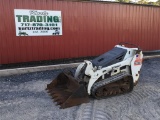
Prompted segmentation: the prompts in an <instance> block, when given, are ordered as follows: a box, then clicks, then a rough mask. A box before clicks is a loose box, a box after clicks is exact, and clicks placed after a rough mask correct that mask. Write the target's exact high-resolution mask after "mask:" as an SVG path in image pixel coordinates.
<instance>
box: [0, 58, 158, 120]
mask: <svg viewBox="0 0 160 120" xmlns="http://www.w3.org/2000/svg"><path fill="white" fill-rule="evenodd" d="M159 61H160V58H156V59H149V60H145V61H144V63H143V67H142V71H141V76H140V81H139V83H138V85H137V86H136V87H134V90H133V91H132V92H131V93H128V94H124V95H120V96H115V97H111V98H108V99H102V100H91V101H90V102H89V103H86V104H82V105H80V106H75V107H71V108H67V109H59V107H58V106H56V105H55V103H53V101H52V99H50V98H51V97H50V96H49V95H48V94H47V92H46V91H45V90H44V89H45V88H46V85H47V84H48V83H50V82H51V81H52V79H54V77H56V75H57V74H58V73H60V72H61V70H53V71H45V72H35V73H29V74H23V75H14V76H8V77H0V120H75V119H76V120H160V64H159V63H160V62H159Z"/></svg>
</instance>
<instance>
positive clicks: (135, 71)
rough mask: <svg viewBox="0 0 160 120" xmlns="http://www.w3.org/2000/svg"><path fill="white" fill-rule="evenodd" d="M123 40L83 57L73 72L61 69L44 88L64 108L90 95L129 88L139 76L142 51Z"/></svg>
mask: <svg viewBox="0 0 160 120" xmlns="http://www.w3.org/2000/svg"><path fill="white" fill-rule="evenodd" d="M123 44H126V43H123ZM123 44H122V43H121V44H119V45H116V46H115V47H114V48H113V49H112V50H110V51H108V52H106V53H104V54H102V55H100V56H99V57H97V58H95V59H93V60H91V61H88V60H85V61H84V62H83V63H81V64H80V65H79V66H78V67H77V68H76V71H75V73H74V74H73V72H72V71H69V70H64V71H63V72H62V73H60V74H59V75H58V76H57V77H56V78H55V79H54V80H53V81H52V82H51V83H50V84H48V85H47V88H46V89H47V91H48V93H49V94H50V95H51V96H52V98H53V99H54V101H55V102H57V105H60V106H61V107H60V108H67V107H72V106H75V105H79V104H82V103H87V102H89V97H91V96H92V97H94V98H97V99H101V98H106V97H110V96H114V95H119V94H123V93H127V92H130V91H132V89H133V87H134V86H135V85H136V84H137V82H138V80H139V76H140V69H141V66H142V59H143V54H142V50H141V49H140V48H139V47H137V46H136V47H134V48H129V47H125V46H124V45H123ZM127 44H128V43H127ZM130 45H133V44H130Z"/></svg>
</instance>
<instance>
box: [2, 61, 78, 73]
mask: <svg viewBox="0 0 160 120" xmlns="http://www.w3.org/2000/svg"><path fill="white" fill-rule="evenodd" d="M79 64H80V63H71V64H59V65H47V66H35V67H25V68H15V69H5V70H0V76H9V75H17V74H24V73H31V72H38V71H46V70H56V69H64V68H68V67H77V66H78V65H79Z"/></svg>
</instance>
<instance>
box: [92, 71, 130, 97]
mask: <svg viewBox="0 0 160 120" xmlns="http://www.w3.org/2000/svg"><path fill="white" fill-rule="evenodd" d="M127 76H131V75H130V74H129V73H127V72H121V73H119V74H116V75H114V76H111V77H109V78H107V79H104V80H102V81H99V82H96V83H94V84H93V86H92V89H91V93H92V96H93V97H95V98H98V99H101V98H100V97H96V95H95V93H96V90H97V89H98V88H100V87H102V86H105V85H107V84H109V83H112V82H116V81H119V80H121V79H122V78H124V77H127ZM132 86H133V85H132ZM132 89H133V87H132V88H131V89H130V90H132ZM106 97H108V96H106ZM106 97H105V96H104V97H102V98H106Z"/></svg>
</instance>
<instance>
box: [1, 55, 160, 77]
mask: <svg viewBox="0 0 160 120" xmlns="http://www.w3.org/2000/svg"><path fill="white" fill-rule="evenodd" d="M158 57H160V55H152V56H144V58H143V59H144V60H146V59H151V58H158ZM80 63H81V62H79V63H70V64H59V65H47V66H35V67H25V68H15V69H5V70H0V77H1V76H9V75H17V74H24V73H31V72H38V71H46V70H56V69H64V68H68V67H77V66H78V65H79V64H80Z"/></svg>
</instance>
